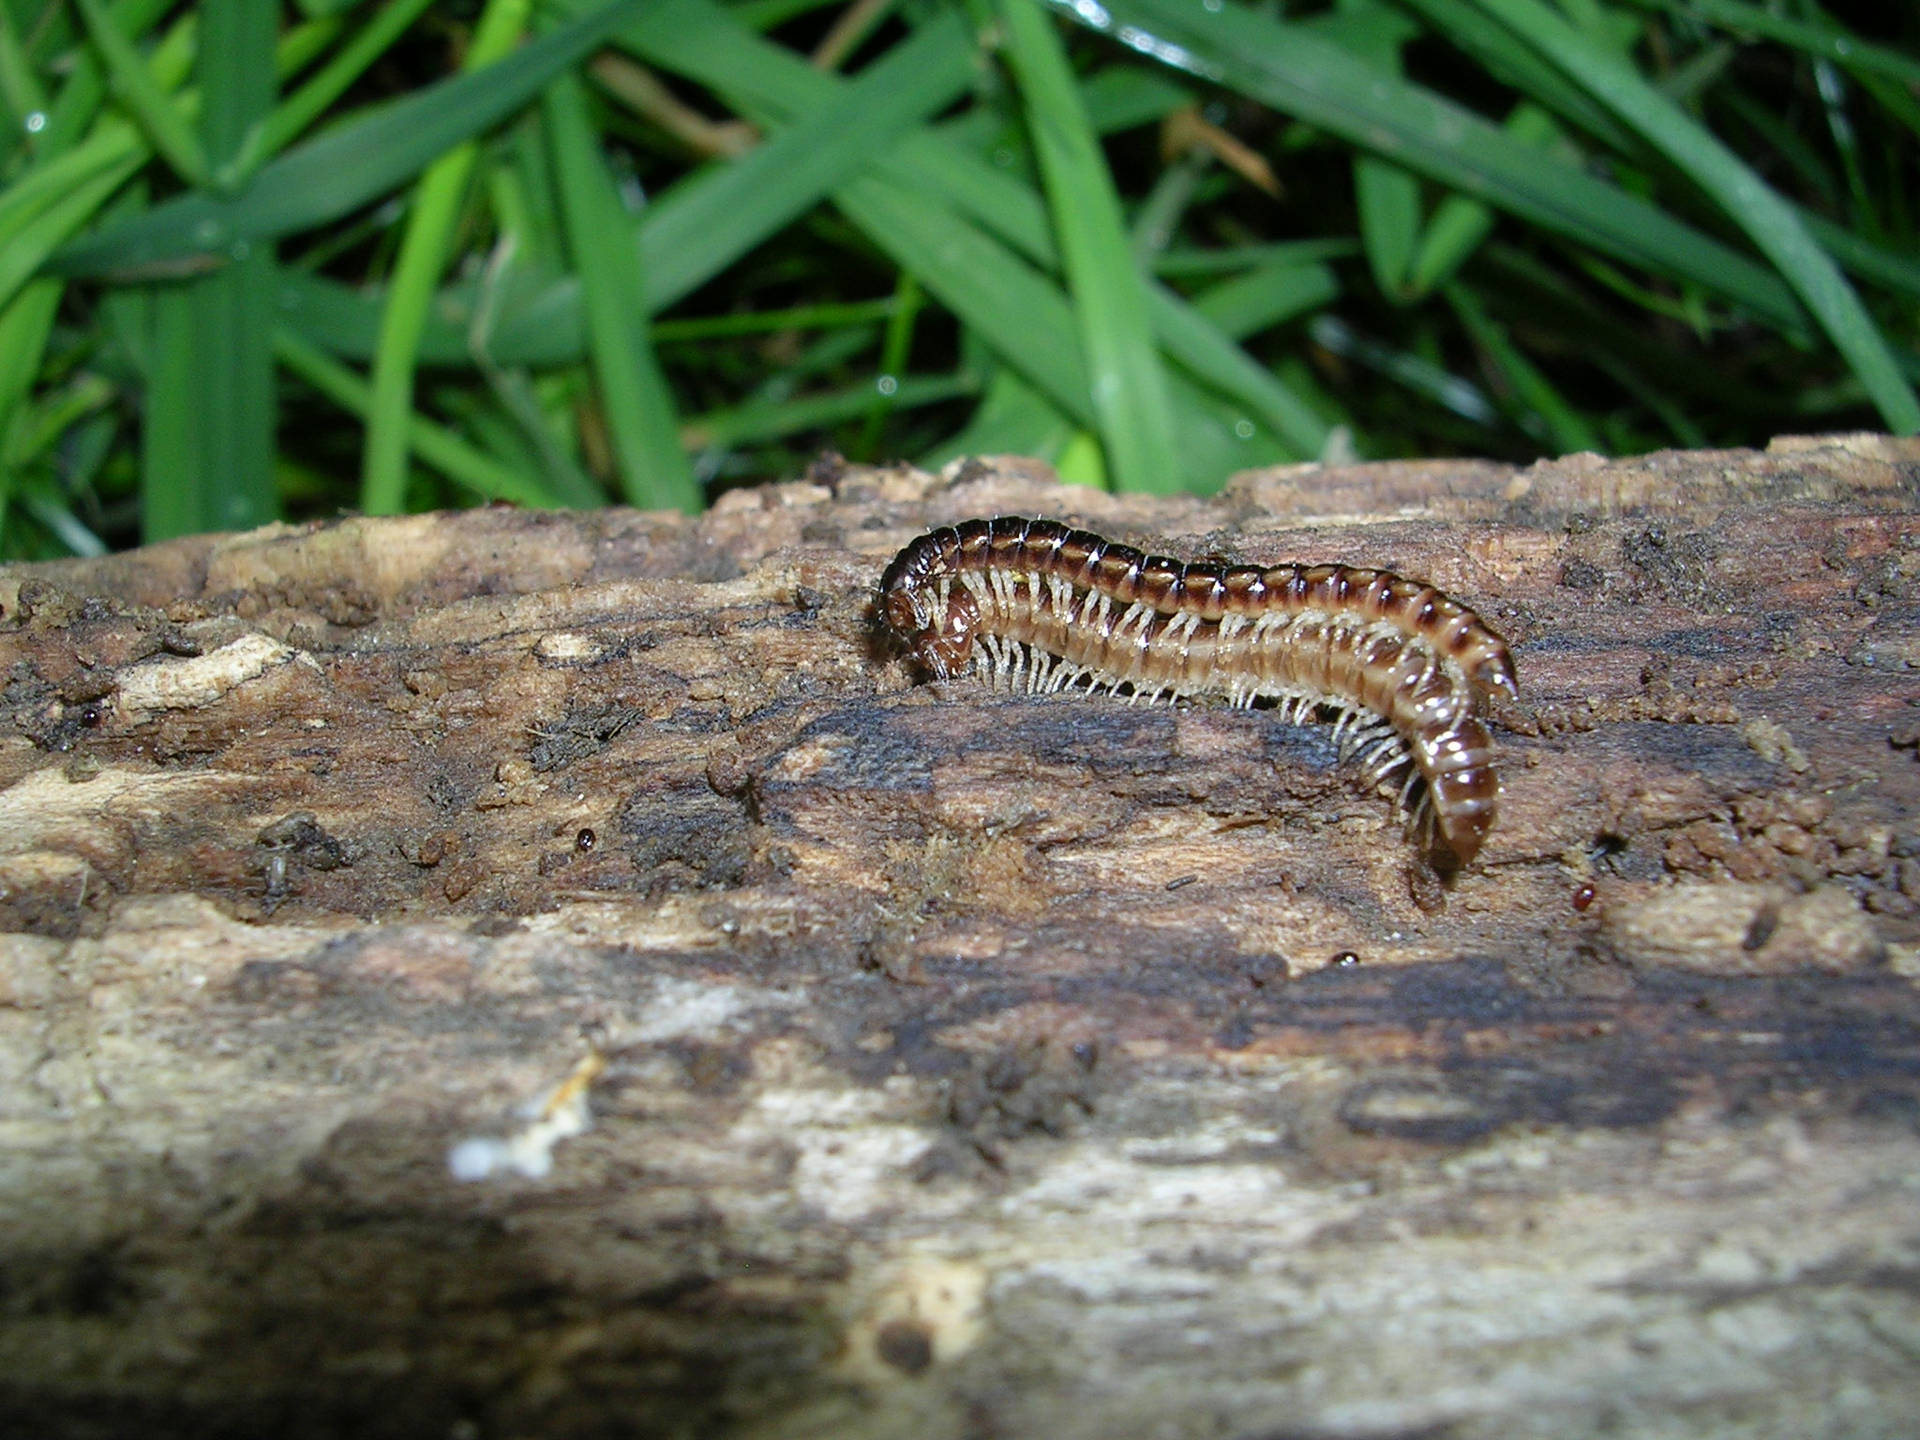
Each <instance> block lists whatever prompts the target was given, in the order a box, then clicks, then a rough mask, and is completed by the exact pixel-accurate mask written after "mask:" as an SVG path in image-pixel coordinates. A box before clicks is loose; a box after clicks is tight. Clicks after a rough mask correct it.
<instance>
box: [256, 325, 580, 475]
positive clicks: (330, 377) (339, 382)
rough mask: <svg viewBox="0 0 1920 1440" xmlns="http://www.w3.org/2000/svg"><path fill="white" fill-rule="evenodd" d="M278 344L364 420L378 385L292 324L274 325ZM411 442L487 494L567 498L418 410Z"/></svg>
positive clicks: (312, 381) (300, 371)
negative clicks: (364, 377)
mask: <svg viewBox="0 0 1920 1440" xmlns="http://www.w3.org/2000/svg"><path fill="white" fill-rule="evenodd" d="M273 349H274V354H275V355H276V356H277V357H278V358H279V361H280V363H281V364H282V365H284V366H286V367H287V369H288V370H289V371H291V372H292V373H293V374H295V375H298V376H299V377H300V378H301V379H302V380H304V381H306V382H307V383H308V384H309V385H311V386H312V387H313V388H314V389H315V390H318V391H319V392H320V393H321V394H322V395H325V396H326V397H327V398H328V399H329V400H331V401H333V402H334V404H336V405H338V406H339V407H340V408H341V409H342V410H345V411H346V412H347V413H348V414H350V415H355V416H358V417H359V418H361V419H362V420H364V419H365V418H366V417H367V414H368V412H369V410H370V409H371V406H372V401H373V390H372V387H371V386H370V385H368V384H367V382H366V381H364V380H362V379H361V378H360V377H359V376H358V375H356V374H354V373H353V371H351V370H349V369H348V368H347V367H346V366H344V365H341V364H340V363H338V362H337V361H335V360H333V359H331V358H329V357H328V356H327V355H326V354H324V353H323V352H322V351H320V350H319V349H317V348H315V347H314V346H312V345H310V344H308V343H307V342H306V341H305V340H303V339H302V338H301V337H300V336H299V335H298V334H296V333H295V332H294V331H293V330H292V329H291V328H289V327H287V326H281V327H280V328H279V329H277V330H276V331H274V336H273ZM407 442H408V444H409V445H411V446H412V448H413V453H414V454H416V455H418V456H419V457H420V460H421V462H422V463H423V464H427V465H431V466H432V467H433V468H434V469H436V470H438V471H439V472H440V473H441V474H443V475H445V476H446V477H447V478H448V479H449V480H451V481H453V482H454V483H455V484H456V485H460V486H463V487H465V488H466V489H468V490H471V491H472V492H473V493H474V494H475V495H477V496H479V497H480V498H481V499H483V500H510V501H512V502H513V503H514V504H516V505H526V506H530V507H533V508H536V509H557V508H561V507H564V506H565V505H566V503H567V502H566V500H565V499H564V497H562V496H560V495H557V494H555V493H553V492H552V491H550V490H547V489H546V488H545V487H543V486H541V485H540V484H539V483H538V482H537V481H535V480H532V479H529V478H528V477H527V476H525V475H522V474H519V473H518V472H516V471H514V470H511V469H509V468H507V467H506V466H504V465H502V464H500V463H499V462H498V461H496V460H494V459H493V458H492V457H490V456H488V455H486V454H484V453H482V452H481V451H479V450H476V449H475V448H474V447H473V446H471V445H469V444H467V443H466V442H465V441H464V440H462V439H461V438H460V437H459V436H457V435H455V434H454V433H453V432H452V431H450V430H448V429H446V428H445V427H444V426H440V425H436V424H434V423H433V422H431V421H429V420H423V419H421V418H419V417H418V416H415V417H414V418H413V419H412V420H411V421H410V422H409V424H408V426H407Z"/></svg>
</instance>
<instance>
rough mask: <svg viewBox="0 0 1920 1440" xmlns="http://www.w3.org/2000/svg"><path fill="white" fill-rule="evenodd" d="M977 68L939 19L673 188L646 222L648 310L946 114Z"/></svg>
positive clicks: (955, 22) (828, 82) (957, 30)
mask: <svg viewBox="0 0 1920 1440" xmlns="http://www.w3.org/2000/svg"><path fill="white" fill-rule="evenodd" d="M796 63H798V62H796ZM974 63H975V59H974V46H973V39H972V37H971V35H969V34H968V32H967V30H966V27H965V26H964V25H963V24H962V23H961V21H960V19H959V17H958V16H957V15H954V14H942V15H939V16H937V17H936V18H935V19H933V20H930V21H929V22H928V23H927V24H925V25H923V26H921V27H920V29H919V30H918V31H917V32H915V34H914V35H913V36H912V38H910V39H908V40H906V41H904V42H902V43H901V44H899V45H896V46H894V47H893V49H892V50H890V51H889V52H888V54H887V55H886V57H885V58H884V59H882V60H879V61H876V62H875V63H874V64H873V65H871V66H869V67H868V68H867V69H866V70H863V71H862V72H861V73H860V74H859V76H858V77H857V78H855V79H854V80H851V81H841V80H837V79H832V78H830V77H828V76H825V75H821V76H819V77H818V78H819V79H820V80H822V81H823V82H825V88H823V89H821V90H819V91H818V92H816V93H818V94H819V95H820V96H821V97H822V101H823V103H822V104H820V105H819V106H818V107H816V108H812V109H811V112H810V113H808V114H805V115H804V116H801V117H796V118H795V119H794V120H793V123H791V124H789V125H787V126H786V127H785V128H784V129H782V130H781V131H780V132H779V133H778V134H776V135H775V136H774V137H773V138H772V139H770V140H769V141H767V142H766V143H764V144H762V145H761V146H759V147H758V148H757V149H755V150H753V151H750V152H749V153H748V154H746V155H744V156H742V157H741V158H740V159H738V160H735V161H732V162H731V163H729V164H726V165H723V166H717V167H714V168H712V169H709V170H707V171H705V172H703V173H701V174H699V175H696V176H695V177H694V178H693V179H692V180H690V181H686V182H683V183H682V184H679V185H676V186H673V187H672V188H671V189H669V190H667V191H666V192H665V193H664V194H662V195H661V196H660V197H659V198H658V199H657V200H656V201H655V202H654V203H653V204H652V205H650V206H649V207H648V208H647V211H646V213H645V214H644V215H643V217H642V220H641V227H640V244H641V251H642V258H643V264H644V267H645V269H646V272H647V304H648V306H649V308H650V309H652V310H655V311H658V310H663V309H665V308H666V307H667V306H669V305H671V304H672V303H673V302H674V301H676V300H678V299H680V298H681V297H683V296H685V295H687V294H689V293H691V292H692V291H693V290H695V289H697V288H699V287H700V286H701V285H703V284H705V283H706V282H707V281H708V280H710V279H712V278H713V277H714V276H715V275H717V274H719V273H720V272H721V271H722V270H724V269H725V268H726V267H727V266H728V265H730V264H732V263H733V261H734V260H736V259H737V258H739V257H740V256H741V255H744V254H746V253H747V251H748V250H750V249H752V248H753V247H754V246H756V245H758V244H760V243H762V242H763V241H765V240H766V239H767V238H768V237H769V236H771V235H773V234H774V233H775V232H777V231H778V230H780V229H781V228H783V227H784V226H785V225H787V224H788V223H789V222H790V221H791V220H792V219H793V218H794V217H795V216H798V215H800V214H802V213H804V212H805V211H806V210H807V209H809V208H810V207H812V206H813V205H815V204H817V203H818V202H819V201H820V200H821V198H823V197H824V196H825V195H826V194H827V193H828V192H829V191H831V190H832V189H833V187H834V186H835V185H837V184H838V183H840V181H841V180H842V179H844V178H846V177H847V176H849V175H854V174H857V173H859V172H860V171H861V170H863V169H865V168H866V167H867V166H868V165H869V164H871V163H872V160H873V156H874V155H875V153H876V152H878V151H881V150H884V149H885V148H886V145H887V142H888V140H889V139H891V138H892V137H893V136H894V135H897V134H899V133H900V132H901V131H903V130H910V129H911V128H913V126H914V125H915V124H916V123H917V122H918V121H920V120H923V119H925V118H926V117H928V116H930V115H933V114H936V113H938V112H939V111H941V110H943V109H945V108H946V107H947V106H948V105H949V104H951V103H952V102H953V101H954V100H955V99H956V98H957V97H958V96H960V95H961V94H963V93H965V91H966V89H967V87H968V86H970V85H971V84H972V83H973V82H974V79H975V69H974ZM803 68H804V67H803Z"/></svg>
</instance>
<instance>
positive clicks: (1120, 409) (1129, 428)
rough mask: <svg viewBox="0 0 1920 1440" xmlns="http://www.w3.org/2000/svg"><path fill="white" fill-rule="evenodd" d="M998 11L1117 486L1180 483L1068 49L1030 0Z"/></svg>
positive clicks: (1136, 279) (1156, 371) (1008, 2)
mask: <svg viewBox="0 0 1920 1440" xmlns="http://www.w3.org/2000/svg"><path fill="white" fill-rule="evenodd" d="M999 13H1000V18H1001V23H1002V25H1003V27H1004V29H1005V34H1006V42H1007V55H1008V58H1009V59H1010V60H1011V62H1012V64H1013V68H1014V72H1015V74H1016V75H1017V77H1018V79H1019V84H1020V91H1021V97H1022V99H1023V101H1024V102H1025V110H1026V117H1027V129H1028V133H1029V136H1030V138H1031V140H1032V143H1033V147H1034V149H1035V151H1036V152H1037V154H1038V156H1039V160H1040V171H1041V174H1042V175H1043V176H1044V177H1045V181H1046V194H1047V202H1048V206H1049V208H1050V209H1051V211H1052V213H1053V227H1054V235H1055V238H1056V241H1057V243H1058V244H1059V246H1060V253H1061V259H1062V261H1063V264H1064V268H1065V271H1066V277H1067V284H1068V288H1069V289H1070V290H1071V292H1072V295H1073V312H1074V319H1075V322H1076V326H1077V328H1078V330H1079V334H1080V342H1081V346H1082V349H1083V351H1084V353H1085V356H1086V364H1087V370H1088V375H1089V380H1090V383H1091V385H1092V395H1093V405H1094V411H1095V413H1096V415H1097V417H1098V421H1099V429H1100V438H1101V440H1102V441H1103V442H1104V444H1105V445H1106V449H1107V460H1108V464H1109V466H1110V468H1111V471H1112V474H1113V477H1114V481H1115V484H1116V486H1117V487H1118V488H1119V489H1121V490H1141V491H1154V492H1165V491H1169V490H1177V489H1179V488H1180V471H1179V458H1178V453H1177V450H1176V447H1175V444H1174V426H1173V411H1172V408H1171V404H1170V402H1169V400H1168V395H1167V381H1166V376H1165V375H1164V374H1163V373H1162V372H1161V369H1160V359H1159V352H1158V350H1157V349H1156V348H1155V346H1154V343H1153V334H1152V328H1151V324H1150V322H1149V320H1148V317H1147V299H1146V289H1145V285H1144V282H1143V280H1142V277H1141V275H1140V271H1139V268H1138V266H1137V265H1136V264H1135V262H1134V258H1133V247H1132V246H1131V244H1130V243H1129V242H1128V239H1127V230H1126V226H1125V224H1124V223H1123V221H1122V220H1121V216H1120V197H1119V195H1118V193H1117V192H1116V190H1115V188H1114V183H1113V176H1112V173H1111V172H1110V171H1109V170H1108V169H1107V162H1106V157H1105V155H1104V154H1103V153H1102V152H1101V150H1100V146H1099V142H1098V141H1097V140H1096V139H1095V138H1094V133H1093V128H1092V126H1091V125H1090V124H1088V122H1087V114H1086V108H1085V107H1084V106H1083V105H1082V104H1081V103H1080V96H1079V92H1078V90H1077V89H1076V88H1075V86H1074V80H1073V74H1072V71H1071V70H1070V69H1069V68H1068V66H1067V56H1066V50H1065V47H1064V46H1063V45H1062V44H1061V43H1060V38H1059V36H1058V34H1057V33H1056V32H1055V31H1054V28H1053V21H1052V19H1051V18H1050V17H1049V16H1048V15H1047V13H1046V12H1045V11H1044V10H1042V9H1041V8H1040V7H1039V6H1037V5H1035V4H1033V3H1032V0H1001V5H1000V10H999Z"/></svg>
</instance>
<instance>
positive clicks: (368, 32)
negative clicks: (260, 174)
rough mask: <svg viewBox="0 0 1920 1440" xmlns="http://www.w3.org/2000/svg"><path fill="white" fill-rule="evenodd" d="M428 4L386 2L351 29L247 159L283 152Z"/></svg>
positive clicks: (414, 0) (283, 108)
mask: <svg viewBox="0 0 1920 1440" xmlns="http://www.w3.org/2000/svg"><path fill="white" fill-rule="evenodd" d="M432 3H433V0H392V3H390V4H387V5H383V6H382V7H381V8H380V12H379V13H378V14H377V15H375V16H374V17H373V18H372V19H371V20H369V21H367V22H366V23H365V24H363V25H361V26H359V27H357V28H356V29H355V30H354V31H353V32H352V35H351V37H350V38H349V39H348V40H347V43H346V44H344V45H342V46H341V47H340V49H339V51H338V52H337V53H336V54H335V55H334V56H333V58H332V59H330V60H328V61H327V63H326V64H325V65H323V66H321V67H320V70H319V73H318V74H316V75H314V76H313V77H312V78H310V79H309V80H308V81H307V82H306V83H305V84H304V85H302V86H301V87H300V88H299V89H298V90H296V91H294V92H293V94H291V95H289V96H288V97H287V98H286V100H285V101H284V102H283V103H282V104H281V106H280V108H279V109H277V110H275V111H274V112H273V118H272V119H271V120H269V121H268V122H267V126H266V129H265V130H264V131H263V132H262V133H261V140H260V146H259V151H258V153H257V154H255V155H253V156H251V157H249V158H250V159H252V160H253V161H254V162H255V163H256V164H257V163H259V162H261V161H265V160H267V159H269V158H270V157H272V156H274V155H277V154H279V153H280V151H281V150H283V149H285V148H286V147H287V145H289V144H290V143H292V141H293V139H294V137H296V136H297V135H299V134H300V133H301V132H302V131H304V130H305V129H306V128H307V127H308V126H309V125H311V124H313V122H314V121H315V120H318V119H319V118H320V117H321V116H322V115H323V114H325V113H326V110H327V107H328V106H330V105H332V104H333V102H334V101H336V100H338V99H339V98H340V97H341V96H342V95H344V94H345V93H346V92H347V90H348V89H349V87H351V86H352V85H353V83H354V82H355V81H356V80H358V79H359V78H360V77H361V76H362V75H364V74H366V72H367V70H368V69H369V68H370V67H371V66H372V65H373V63H374V62H375V61H376V60H378V59H379V58H380V57H381V56H382V55H384V54H386V53H387V51H388V50H389V49H391V48H392V46H393V43H394V42H395V41H396V40H398V39H399V38H400V36H401V35H402V34H404V33H405V31H406V29H407V27H408V26H409V25H411V24H413V22H414V21H415V20H417V19H419V18H420V16H421V14H422V13H423V12H424V11H425V10H426V9H427V7H428V6H430V5H431V4H432Z"/></svg>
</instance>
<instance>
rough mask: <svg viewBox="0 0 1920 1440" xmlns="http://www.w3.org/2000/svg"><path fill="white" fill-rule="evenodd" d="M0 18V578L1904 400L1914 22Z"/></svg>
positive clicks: (1710, 427)
mask: <svg viewBox="0 0 1920 1440" xmlns="http://www.w3.org/2000/svg"><path fill="white" fill-rule="evenodd" d="M1856 8H1857V12H1858V13H1857V14H1852V15H1849V13H1848V12H1847V11H1845V10H1844V9H1842V8H1841V7H1839V6H1838V5H1833V6H1827V7H1823V6H1822V5H1821V4H1819V3H1816V0H1764V3H1761V0H1331V3H1328V0H1290V3H1284V4H1281V3H1265V4H1257V5H1248V4H1244V3H1241V0H1073V3H1070V4H1067V5H1063V6H1061V7H1059V8H1057V9H1048V8H1045V7H1043V6H1042V5H1041V4H1040V3H1038V0H975V3H968V4H964V5H962V4H959V3H947V0H484V3H471V4H458V3H441V4H430V3H428V0H300V3H297V4H289V5H286V6H279V5H275V4H270V3H265V0H202V3H199V4H178V3H170V0H0V105H4V107H5V110H6V114H5V116H4V130H3V131H0V177H3V178H4V188H3V189H0V553H4V554H8V555H14V556H22V555H25V556H43V555H51V554H61V553H68V552H90V551H97V550H99V549H101V548H103V547H106V546H115V545H124V544H130V543H134V542H136V541H138V540H140V539H142V538H145V539H157V538H164V537H166V536H169V535H175V534H181V533H186V532H190V531H194V530H200V529H209V528H230V527H239V526H244V525H250V524H255V523H258V522H261V521H264V520H268V519H271V518H274V517H276V516H287V515H292V516H299V515H308V514H315V513H329V512H332V511H334V510H337V509H340V508H342V507H358V508H362V509H365V510H368V511H372V512H392V511H397V510H405V509H420V508H428V507H433V506H442V505H461V504H472V503H479V502H484V501H487V500H510V501H514V502H518V503H522V504H531V505H571V506H579V505H597V504H602V503H607V502H609V501H624V502H628V503H632V504H638V505H650V506H676V507H681V508H687V509H693V508H698V507H699V506H700V505H701V504H703V503H705V501H706V500H708V499H710V498H711V497H712V495H713V494H714V493H715V492H716V491H717V490H719V489H721V488H724V487H726V486H729V485H734V484H739V483H747V482H752V481H756V480H762V479H769V478H779V477H782V476H789V475H792V474H794V473H796V472H797V471H799V470H800V469H802V468H804V466H805V465H806V463H807V462H808V461H809V460H810V459H811V458H812V457H813V456H814V455H815V454H817V453H818V452H819V451H820V450H822V449H828V448H831V449H835V450H838V451H841V452H843V453H844V454H846V455H848V456H850V457H853V458H857V459H867V458H876V459H884V458H893V457H904V458H911V459H915V460H919V461H921V462H923V463H935V462H939V461H941V460H944V459H947V458H950V457H952V456H954V455H958V454H966V453H996V452H1007V451H1019V452H1025V453H1030V454H1037V455H1041V456H1044V457H1047V458H1049V459H1052V460H1053V461H1055V463H1057V464H1058V465H1060V466H1061V468H1062V470H1063V473H1065V474H1066V475H1068V476H1069V478H1073V479H1077V480H1082V481H1086V482H1089V483H1097V484H1111V485H1114V486H1117V487H1120V488H1126V489H1136V490H1168V489H1196V490H1207V489H1211V488H1213V487H1216V486H1218V485H1219V484H1220V483H1221V482H1222V481H1223V480H1224V479H1225V477H1226V476H1227V475H1228V474H1230V473H1231V472H1233V471H1234V470H1237V469H1241V468H1244V467H1247V466H1252V465H1260V464H1269V463H1274V462H1279V461H1285V460H1299V459H1313V458H1316V457H1327V458H1341V457H1346V456H1351V455H1360V456H1367V457H1384V456H1391V455H1406V454H1441V453H1452V452H1471V453H1480V454H1492V455H1499V456H1507V457H1515V458H1520V457H1526V456H1530V455H1534V454H1538V453H1543V452H1546V453H1555V452H1563V451H1570V450H1577V449H1596V450H1602V451H1609V452H1614V453H1620V452H1632V451H1639V450H1646V449H1652V448H1657V447H1660V446H1663V445H1671V444H1684V445H1710V444H1737V443H1756V442H1759V441H1762V440H1764V439H1765V438H1766V437H1767V436H1768V435H1770V434H1772V433H1775V432H1778V431H1782V430H1788V429H1803V430H1804V429H1824V428H1838V427H1850V426H1862V425H1879V426H1885V427H1888V428H1892V429H1897V430H1901V431H1913V430H1915V429H1920V407H1916V403H1915V400H1914V394H1913V390H1912V381H1913V378H1914V376H1915V375H1916V373H1920V358H1917V357H1916V353H1915V352H1916V340H1917V339H1920V336H1917V334H1916V332H1917V331H1920V324H1917V322H1920V308H1917V307H1916V302H1917V301H1920V252H1917V251H1916V246H1915V238H1914V237H1915V223H1916V217H1915V208H1914V207H1915V188H1914V187H1915V182H1916V179H1917V178H1920V176H1916V168H1915V157H1916V153H1917V150H1916V140H1917V139H1920V59H1916V58H1915V57H1916V46H1915V43H1914V42H1915V41H1916V39H1917V38H1920V18H1917V17H1920V10H1917V9H1916V7H1911V6H1905V5H1886V4H1873V5H1867V4H1862V5H1860V6H1858V7H1856Z"/></svg>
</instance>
